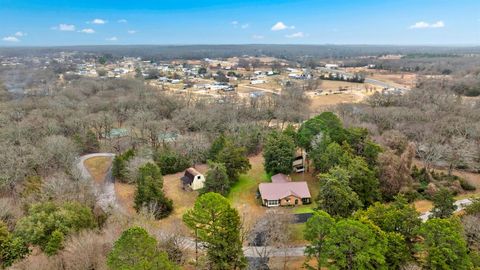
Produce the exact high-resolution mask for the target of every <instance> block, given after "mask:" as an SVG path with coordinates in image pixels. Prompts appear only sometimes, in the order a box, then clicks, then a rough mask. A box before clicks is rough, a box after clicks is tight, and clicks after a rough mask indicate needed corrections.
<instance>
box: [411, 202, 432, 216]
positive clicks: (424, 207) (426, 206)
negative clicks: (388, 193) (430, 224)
mask: <svg viewBox="0 0 480 270" xmlns="http://www.w3.org/2000/svg"><path fill="white" fill-rule="evenodd" d="M413 206H414V207H415V209H416V210H417V212H420V213H425V212H428V211H430V210H432V208H433V203H432V202H431V201H429V200H418V201H415V202H414V203H413Z"/></svg>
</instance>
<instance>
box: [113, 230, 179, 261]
mask: <svg viewBox="0 0 480 270" xmlns="http://www.w3.org/2000/svg"><path fill="white" fill-rule="evenodd" d="M107 265H108V267H109V268H110V269H112V270H157V269H165V270H179V269H180V268H179V267H178V266H176V265H175V264H174V263H173V262H171V261H170V260H169V259H168V256H167V253H165V252H162V251H159V249H158V247H157V240H156V239H155V238H153V237H152V236H150V235H149V234H148V233H147V231H145V229H143V228H140V227H132V228H129V229H127V230H126V231H124V232H123V233H122V235H121V236H120V238H119V239H118V240H117V241H116V242H115V244H114V245H113V249H112V250H111V251H110V253H109V254H108V257H107Z"/></svg>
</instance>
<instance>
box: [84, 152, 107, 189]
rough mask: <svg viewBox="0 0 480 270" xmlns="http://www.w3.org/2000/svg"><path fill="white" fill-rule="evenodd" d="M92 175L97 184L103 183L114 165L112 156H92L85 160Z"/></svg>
mask: <svg viewBox="0 0 480 270" xmlns="http://www.w3.org/2000/svg"><path fill="white" fill-rule="evenodd" d="M84 165H85V167H86V168H87V170H88V172H89V173H90V175H92V178H93V180H94V181H95V183H97V184H103V180H104V179H105V176H106V174H107V172H108V170H109V169H110V166H111V165H112V158H111V157H92V158H89V159H87V160H85V162H84Z"/></svg>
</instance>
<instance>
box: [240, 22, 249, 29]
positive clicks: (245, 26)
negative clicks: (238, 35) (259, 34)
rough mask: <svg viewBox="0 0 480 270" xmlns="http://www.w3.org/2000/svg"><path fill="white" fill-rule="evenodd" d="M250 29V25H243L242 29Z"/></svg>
mask: <svg viewBox="0 0 480 270" xmlns="http://www.w3.org/2000/svg"><path fill="white" fill-rule="evenodd" d="M248 27H250V24H249V23H246V24H242V26H241V28H242V29H247V28H248Z"/></svg>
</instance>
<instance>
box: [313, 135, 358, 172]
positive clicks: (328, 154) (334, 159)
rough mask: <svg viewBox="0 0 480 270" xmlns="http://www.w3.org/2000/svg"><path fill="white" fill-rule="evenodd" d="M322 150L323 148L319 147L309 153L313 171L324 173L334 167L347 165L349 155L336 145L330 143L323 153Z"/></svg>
mask: <svg viewBox="0 0 480 270" xmlns="http://www.w3.org/2000/svg"><path fill="white" fill-rule="evenodd" d="M322 148H323V147H322V146H321V145H319V146H318V148H314V149H313V150H312V151H311V153H310V157H311V159H312V161H313V166H314V167H315V170H317V171H319V172H323V173H326V172H328V170H330V169H331V168H333V167H335V166H340V165H346V164H348V163H349V161H350V155H349V153H348V152H347V151H346V150H345V148H344V147H342V146H340V145H339V144H338V143H336V142H333V143H330V144H329V145H328V146H327V147H326V148H325V150H324V151H323V149H322Z"/></svg>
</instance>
